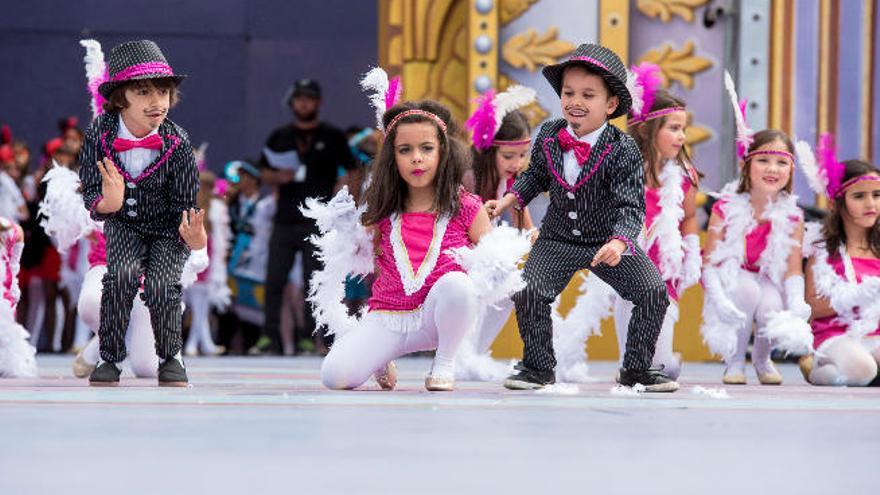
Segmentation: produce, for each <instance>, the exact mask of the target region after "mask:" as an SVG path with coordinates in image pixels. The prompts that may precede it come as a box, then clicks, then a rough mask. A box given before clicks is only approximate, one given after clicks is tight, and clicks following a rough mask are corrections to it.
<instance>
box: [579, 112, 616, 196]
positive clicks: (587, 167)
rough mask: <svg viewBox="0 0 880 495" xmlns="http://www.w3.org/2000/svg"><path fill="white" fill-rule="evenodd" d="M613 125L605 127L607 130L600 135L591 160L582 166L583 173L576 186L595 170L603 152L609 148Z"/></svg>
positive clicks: (580, 174) (593, 147)
mask: <svg viewBox="0 0 880 495" xmlns="http://www.w3.org/2000/svg"><path fill="white" fill-rule="evenodd" d="M611 133H612V130H611V124H608V125H606V126H605V130H604V131H602V134H600V135H599V139H597V140H596V144H595V145H594V146H592V148H591V149H590V158H589V159H587V163H585V164H584V165H583V166H581V171H580V173H579V174H578V178H577V182H575V184H580V183H581V181H582V180H584V177H586V175H587V174H589V173H590V171H591V170H593V167H595V166H596V162H597V161H598V160H599V159H600V157H601V156H602V154H603V152H604V151H605V147H606V146H608V143H609V142H610V141H611Z"/></svg>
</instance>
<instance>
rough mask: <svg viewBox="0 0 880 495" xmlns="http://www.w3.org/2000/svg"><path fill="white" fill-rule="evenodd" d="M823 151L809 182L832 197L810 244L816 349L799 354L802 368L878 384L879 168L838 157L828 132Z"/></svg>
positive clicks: (825, 380) (830, 379) (827, 378)
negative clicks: (817, 171)
mask: <svg viewBox="0 0 880 495" xmlns="http://www.w3.org/2000/svg"><path fill="white" fill-rule="evenodd" d="M800 147H801V143H798V150H799V151H800V150H801V148H800ZM799 155H800V153H799ZM805 155H810V154H809V153H805ZM819 157H820V160H819V161H820V169H821V170H823V171H824V173H822V174H814V175H813V176H814V179H813V180H811V181H810V183H811V185H812V186H814V189H817V193H820V194H827V196H828V198H829V199H831V200H832V202H831V210H830V212H829V214H828V216H827V217H826V219H825V225H824V226H823V227H822V228H821V234H819V235H818V236H817V237H819V239H817V240H816V241H815V242H811V243H809V244H808V248H812V256H810V258H809V261H808V262H807V270H806V291H807V302H808V303H809V304H810V307H811V308H812V310H813V311H812V317H813V319H812V322H811V325H812V328H813V337H814V341H813V345H814V347H815V349H816V352H815V355H813V356H808V357H807V358H805V359H802V360H801V370H802V371H803V372H804V377H805V378H806V379H807V381H808V382H810V383H812V384H813V385H844V386H849V387H862V386H866V385H878V384H880V380H878V374H877V370H878V363H880V304H878V303H877V301H880V222H878V218H880V170H878V169H877V167H875V166H873V165H871V164H870V163H866V162H863V161H860V160H847V161H845V162H843V163H840V162H837V160H836V159H835V158H834V149H833V144H832V142H831V139H830V137H828V136H823V138H822V142H821V145H820V149H819ZM810 170H816V169H814V168H811V169H810ZM816 230H818V229H816Z"/></svg>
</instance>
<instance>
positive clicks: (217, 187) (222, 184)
mask: <svg viewBox="0 0 880 495" xmlns="http://www.w3.org/2000/svg"><path fill="white" fill-rule="evenodd" d="M228 189H229V182H227V180H226V179H217V181H216V182H214V194H216V195H217V196H220V197H221V198H222V197H224V196H226V191H227V190H228Z"/></svg>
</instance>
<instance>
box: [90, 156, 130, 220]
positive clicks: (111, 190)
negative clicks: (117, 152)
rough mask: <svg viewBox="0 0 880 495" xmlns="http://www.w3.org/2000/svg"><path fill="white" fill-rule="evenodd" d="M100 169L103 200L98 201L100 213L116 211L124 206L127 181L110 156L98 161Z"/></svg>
mask: <svg viewBox="0 0 880 495" xmlns="http://www.w3.org/2000/svg"><path fill="white" fill-rule="evenodd" d="M98 171H99V172H101V196H102V198H101V201H100V202H99V203H98V206H97V208H96V209H97V210H98V213H105V214H106V213H115V212H117V211H119V209H120V208H122V199H123V198H124V197H125V181H124V180H122V175H121V174H120V173H119V171H118V170H116V165H114V164H113V160H111V159H110V158H109V157H104V159H103V160H100V161H98Z"/></svg>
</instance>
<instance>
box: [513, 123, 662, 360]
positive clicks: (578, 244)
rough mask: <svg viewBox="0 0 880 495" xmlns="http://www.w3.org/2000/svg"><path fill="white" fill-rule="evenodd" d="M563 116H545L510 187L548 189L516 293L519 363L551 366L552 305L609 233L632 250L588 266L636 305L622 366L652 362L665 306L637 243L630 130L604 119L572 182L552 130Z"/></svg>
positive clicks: (638, 186)
mask: <svg viewBox="0 0 880 495" xmlns="http://www.w3.org/2000/svg"><path fill="white" fill-rule="evenodd" d="M565 125H566V122H565V120H563V119H559V120H553V121H550V122H547V123H545V124H544V125H543V126H542V128H541V131H540V132H539V133H538V137H537V139H536V140H535V144H534V147H533V149H532V159H531V164H530V165H529V168H528V169H527V170H526V171H525V172H524V173H523V174H522V175H521V176H520V177H519V178H518V179H517V180H516V182H515V183H514V185H513V188H512V191H513V192H514V193H515V194H516V195H517V197H518V198H519V201H520V204H521V205H525V204H528V202H529V201H531V200H532V198H534V197H535V196H537V195H538V194H539V193H541V192H543V191H549V194H550V207H549V208H548V210H547V214H546V215H545V217H544V222H543V224H542V226H541V235H540V238H539V239H538V241H537V242H536V243H535V245H534V247H533V248H532V251H531V254H530V255H529V258H528V260H527V261H526V265H525V273H524V278H525V280H526V283H527V287H526V288H525V289H523V290H522V291H521V292H519V293H517V294H516V295H515V296H514V298H513V299H514V302H515V303H516V316H517V321H518V323H519V329H520V336H521V337H522V339H523V343H524V345H525V347H524V353H523V354H524V356H523V364H524V365H525V366H526V367H528V368H531V369H535V370H552V369H554V368H555V366H556V358H555V356H554V355H553V328H552V323H551V319H550V304H551V303H552V302H553V300H554V299H555V298H556V296H558V295H559V294H560V293H561V292H562V290H563V289H564V288H565V286H566V285H567V284H568V282H569V280H571V277H572V276H573V275H574V274H575V272H577V271H578V270H581V269H584V268H589V264H590V261H592V259H593V257H594V256H595V254H596V252H597V251H598V250H599V248H601V247H602V245H604V244H605V243H606V242H608V241H609V240H610V239H612V238H619V239H622V240H625V241H627V243H628V244H629V248H630V252H629V254H630V256H623V257H622V259H621V262H620V263H619V264H618V265H617V266H615V267H610V266H607V265H600V266H598V267H595V268H592V269H591V270H592V272H593V273H595V274H596V275H597V276H598V277H599V278H601V279H602V280H603V281H604V282H606V283H607V284H609V285H610V286H611V287H613V288H614V290H615V291H617V293H618V294H620V296H621V297H622V298H623V299H625V300H627V301H631V302H632V303H633V304H634V305H635V307H634V309H633V315H632V319H631V321H630V325H629V330H628V336H627V345H626V351H625V354H624V360H623V366H624V367H625V368H627V369H631V370H644V369H647V368H648V367H649V366H650V365H651V360H652V358H653V356H654V348H655V345H656V342H657V337H658V335H659V334H660V328H661V326H662V324H663V317H664V316H665V314H666V308H667V306H668V305H669V299H668V297H667V295H666V287H665V285H664V283H663V280H662V279H661V278H660V274H659V272H658V271H657V268H656V267H655V266H654V264H653V263H652V262H651V260H650V259H649V258H648V257H647V255H645V253H644V251H642V250H641V249H640V248H639V247H638V246H637V245H635V243H634V242H633V241H634V240H635V239H637V238H638V235H639V233H640V231H641V229H642V225H643V223H644V218H645V193H644V175H643V174H644V172H643V169H642V157H641V153H639V150H638V148H637V147H636V144H635V142H634V141H633V140H632V138H631V137H629V136H627V135H626V134H624V133H623V132H621V131H620V130H619V129H617V128H616V127H614V126H612V125H608V126H607V128H606V129H605V131H604V132H603V133H602V135H601V136H600V137H599V139H598V141H597V142H596V145H595V146H594V147H593V151H592V153H591V155H590V159H589V160H588V161H587V163H586V164H585V165H584V166H583V168H582V170H581V173H580V176H579V177H578V180H577V182H575V184H574V185H570V184H568V183H567V182H566V181H565V179H564V178H563V177H564V170H563V164H564V154H563V152H562V150H561V148H560V147H559V143H558V141H557V138H556V135H557V133H558V132H559V129H561V128H563V127H564V126H565Z"/></svg>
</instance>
